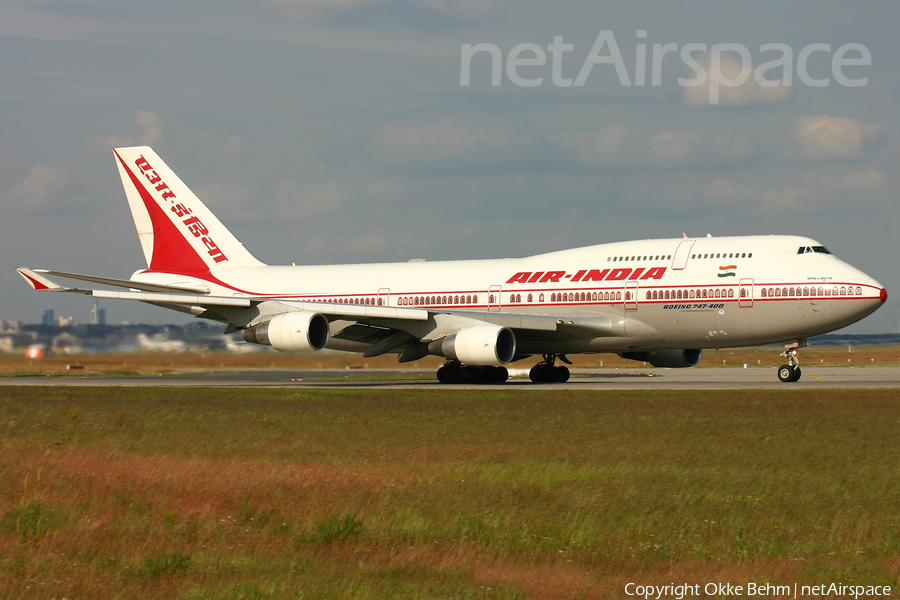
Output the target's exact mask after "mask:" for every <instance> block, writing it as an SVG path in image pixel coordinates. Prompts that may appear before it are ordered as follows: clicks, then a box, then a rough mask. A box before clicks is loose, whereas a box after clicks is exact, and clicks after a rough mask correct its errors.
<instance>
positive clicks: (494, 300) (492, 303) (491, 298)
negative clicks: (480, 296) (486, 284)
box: [488, 285, 502, 312]
mask: <svg viewBox="0 0 900 600" xmlns="http://www.w3.org/2000/svg"><path fill="white" fill-rule="evenodd" d="M501 290H502V287H501V286H499V285H492V286H491V287H490V289H489V290H488V312H500V305H501V302H500V292H501Z"/></svg>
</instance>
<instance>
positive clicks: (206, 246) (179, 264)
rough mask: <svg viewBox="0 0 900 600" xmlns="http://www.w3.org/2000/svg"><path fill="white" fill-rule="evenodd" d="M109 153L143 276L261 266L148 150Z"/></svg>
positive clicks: (150, 150) (139, 148) (141, 147)
mask: <svg viewBox="0 0 900 600" xmlns="http://www.w3.org/2000/svg"><path fill="white" fill-rule="evenodd" d="M113 153H114V154H115V156H116V164H117V166H118V168H119V176H120V177H121V178H122V185H123V186H124V187H125V196H126V197H127V198H128V205H129V207H130V208H131V215H132V217H133V218H134V225H135V228H136V229H137V232H138V237H139V238H140V240H141V247H142V248H143V250H144V258H146V259H147V266H148V267H149V270H151V271H163V272H167V273H182V274H200V273H205V272H209V271H210V270H211V269H218V268H222V267H256V266H262V265H263V263H261V262H260V261H258V260H257V259H256V258H254V256H253V255H252V254H250V252H248V251H247V249H246V248H244V245H243V244H241V242H239V241H238V239H237V238H236V237H234V234H232V233H231V232H230V231H229V230H228V228H227V227H225V226H224V225H223V224H222V222H221V221H219V219H218V218H216V216H215V215H214V214H213V213H212V211H210V210H209V209H208V208H207V207H206V205H205V204H203V202H201V200H200V198H198V197H197V196H196V195H195V194H194V193H193V192H192V191H191V190H190V188H188V186H187V185H185V184H184V182H182V181H181V179H179V177H178V175H176V174H175V172H174V171H172V170H171V169H170V168H169V167H168V166H167V165H166V164H165V163H164V162H163V161H162V159H161V158H159V156H157V154H156V152H154V151H153V149H151V148H150V147H148V146H135V147H130V148H115V149H113Z"/></svg>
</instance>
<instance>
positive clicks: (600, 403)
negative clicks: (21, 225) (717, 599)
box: [0, 387, 900, 600]
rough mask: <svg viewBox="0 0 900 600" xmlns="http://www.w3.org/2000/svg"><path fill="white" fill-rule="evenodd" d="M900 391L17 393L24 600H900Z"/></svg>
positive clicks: (1, 487) (12, 485) (3, 412)
mask: <svg viewBox="0 0 900 600" xmlns="http://www.w3.org/2000/svg"><path fill="white" fill-rule="evenodd" d="M898 400H900V397H898V394H897V392H896V391H895V390H867V391H862V392H853V391H841V390H838V391H833V392H822V391H813V392H807V391H799V392H798V391H796V390H794V391H790V392H785V391H781V390H763V391H759V392H753V391H734V392H727V393H725V394H724V395H723V394H722V393H721V392H717V393H713V394H705V393H702V392H696V391H691V392H578V391H575V392H572V391H553V390H548V391H532V392H530V393H528V394H524V395H521V396H519V395H517V394H516V392H515V391H509V390H487V391H474V392H460V391H459V390H437V391H399V392H393V391H312V392H308V391H303V392H298V391H296V390H229V391H222V390H212V389H197V390H182V389H176V390H172V389H143V388H142V389H136V388H121V389H114V388H81V387H78V388H52V387H51V388H43V389H37V388H19V387H6V388H3V387H0V598H29V599H30V598H35V599H43V600H46V599H48V598H56V599H59V598H62V597H67V598H70V599H73V598H142V599H143V598H159V599H163V598H165V599H171V598H183V599H186V600H193V599H199V598H203V599H214V600H216V599H221V600H238V599H246V600H256V599H269V598H271V599H275V598H278V599H281V598H348V599H363V598H365V599H369V598H371V599H375V598H379V599H380V598H502V599H506V598H537V599H541V600H543V599H550V600H555V599H560V600H562V599H569V598H598V599H600V598H622V597H625V594H624V591H623V590H624V586H625V584H626V583H628V582H630V581H635V582H639V583H642V584H657V585H665V584H670V583H672V582H676V583H679V582H683V583H690V584H705V583H707V582H733V583H743V584H746V582H747V581H755V582H758V583H764V582H771V583H779V584H786V583H791V584H792V583H793V582H795V581H797V582H800V583H804V582H805V583H814V584H818V583H822V582H825V583H829V582H832V581H834V582H844V583H849V582H851V581H854V582H857V583H864V584H870V585H884V584H887V585H892V586H893V587H894V588H895V590H896V588H897V586H898V584H900V558H898V557H900V510H898V507H900V481H898V478H897V476H896V473H897V457H898V456H900V441H898V437H897V435H896V432H897V430H898V425H900V416H898V414H900V413H898V412H897V408H898V407H897V404H898ZM895 596H896V594H895Z"/></svg>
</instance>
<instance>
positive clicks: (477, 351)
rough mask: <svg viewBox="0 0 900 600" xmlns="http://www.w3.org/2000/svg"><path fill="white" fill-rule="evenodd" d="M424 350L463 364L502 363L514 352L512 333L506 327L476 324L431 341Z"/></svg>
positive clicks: (511, 356)
mask: <svg viewBox="0 0 900 600" xmlns="http://www.w3.org/2000/svg"><path fill="white" fill-rule="evenodd" d="M428 351H429V352H430V353H431V354H437V355H439V356H445V357H447V358H450V359H453V360H458V361H459V362H461V363H463V364H466V365H496V364H503V363H508V362H510V361H512V359H513V357H515V355H516V336H515V334H514V333H513V332H512V330H511V329H509V328H507V327H501V326H499V325H477V326H475V327H467V328H465V329H462V330H460V331H458V332H456V333H455V334H454V335H448V336H447V337H445V338H442V339H439V340H435V341H433V342H431V343H430V344H429V345H428Z"/></svg>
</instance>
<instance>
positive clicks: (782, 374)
mask: <svg viewBox="0 0 900 600" xmlns="http://www.w3.org/2000/svg"><path fill="white" fill-rule="evenodd" d="M778 379H780V380H781V381H783V382H785V383H793V382H795V381H799V380H800V367H792V366H791V365H781V366H780V367H778Z"/></svg>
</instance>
